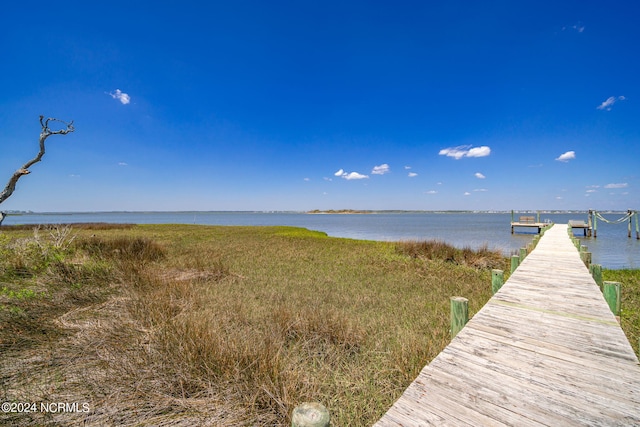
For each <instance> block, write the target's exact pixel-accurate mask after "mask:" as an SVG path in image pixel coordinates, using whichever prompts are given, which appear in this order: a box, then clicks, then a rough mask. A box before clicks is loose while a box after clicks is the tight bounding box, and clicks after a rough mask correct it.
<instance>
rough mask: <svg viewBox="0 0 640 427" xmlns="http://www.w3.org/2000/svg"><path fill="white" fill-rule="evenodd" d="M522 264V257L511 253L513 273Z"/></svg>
mask: <svg viewBox="0 0 640 427" xmlns="http://www.w3.org/2000/svg"><path fill="white" fill-rule="evenodd" d="M519 265H520V257H519V256H518V255H511V274H513V272H514V271H516V268H518V266H519Z"/></svg>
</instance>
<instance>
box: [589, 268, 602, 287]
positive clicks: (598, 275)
mask: <svg viewBox="0 0 640 427" xmlns="http://www.w3.org/2000/svg"><path fill="white" fill-rule="evenodd" d="M589 272H590V273H591V277H593V280H594V281H595V282H596V283H597V284H598V286H599V287H600V290H602V266H601V265H600V264H591V265H590V266H589Z"/></svg>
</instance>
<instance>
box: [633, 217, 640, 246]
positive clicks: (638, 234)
mask: <svg viewBox="0 0 640 427" xmlns="http://www.w3.org/2000/svg"><path fill="white" fill-rule="evenodd" d="M634 215H635V217H636V240H640V228H638V211H635V212H634Z"/></svg>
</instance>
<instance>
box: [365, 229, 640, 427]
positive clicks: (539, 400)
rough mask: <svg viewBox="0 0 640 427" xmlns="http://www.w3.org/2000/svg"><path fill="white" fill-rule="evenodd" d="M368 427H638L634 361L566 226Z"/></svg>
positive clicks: (638, 382)
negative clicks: (598, 426) (472, 426)
mask: <svg viewBox="0 0 640 427" xmlns="http://www.w3.org/2000/svg"><path fill="white" fill-rule="evenodd" d="M513 225H517V223H512V226H513ZM376 425H377V426H378V425H379V426H387V425H394V426H397V425H404V426H417V425H518V426H520V425H526V426H529V425H531V426H533V425H536V426H539V425H546V426H556V425H607V426H609V425H613V426H618V425H619V426H626V425H640V366H639V365H638V359H637V357H636V355H635V353H634V351H633V349H632V348H631V346H630V344H629V342H628V341H627V339H626V336H625V335H624V333H623V332H622V330H621V329H620V326H619V325H618V323H617V322H616V320H615V317H614V316H613V314H612V313H611V310H610V309H609V307H608V305H607V303H606V301H605V300H604V297H603V296H602V294H601V292H600V288H599V286H598V285H597V284H596V283H595V281H594V280H593V278H592V277H591V274H589V271H588V269H587V268H586V267H585V265H584V263H583V262H582V261H581V260H580V255H579V253H578V251H577V250H576V248H575V246H574V245H573V244H572V242H571V240H570V239H569V236H568V234H567V226H566V225H561V226H559V225H556V226H554V227H552V228H551V229H549V230H547V232H546V233H545V235H544V236H543V237H542V238H541V239H540V241H539V243H538V245H537V246H536V248H535V249H534V250H533V251H532V252H531V253H530V254H529V256H527V257H526V258H525V259H524V260H523V261H522V262H521V264H520V266H519V267H518V268H517V269H516V270H515V272H514V273H513V274H512V275H511V277H510V278H509V280H507V282H506V283H504V285H503V286H502V287H501V288H500V290H498V291H497V292H496V293H495V295H494V296H493V298H492V299H491V300H490V301H489V302H488V303H487V304H486V305H485V306H484V307H483V308H482V309H481V310H480V311H479V312H478V313H477V314H476V315H475V316H474V317H473V318H472V319H471V320H470V321H469V323H468V324H467V326H466V327H465V328H464V329H463V330H462V331H460V333H459V334H458V335H457V336H456V338H455V339H454V340H452V342H451V344H449V346H447V347H446V348H445V349H444V350H443V351H442V353H440V354H439V355H438V356H437V357H436V358H435V359H434V360H433V361H432V362H431V363H430V364H429V365H427V366H426V367H425V368H424V369H423V370H422V371H421V372H420V374H419V375H418V377H417V378H416V379H415V381H414V382H413V383H412V384H411V385H410V386H409V387H408V388H407V389H406V390H405V392H404V394H403V395H402V396H401V397H400V399H398V401H397V402H396V403H395V404H394V406H392V407H391V408H390V409H389V411H388V412H387V414H385V415H384V416H383V417H382V418H381V419H380V421H379V422H378V423H377V424H376Z"/></svg>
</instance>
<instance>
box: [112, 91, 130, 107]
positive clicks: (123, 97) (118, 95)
mask: <svg viewBox="0 0 640 427" xmlns="http://www.w3.org/2000/svg"><path fill="white" fill-rule="evenodd" d="M109 95H111V97H112V98H113V99H117V100H119V101H120V102H122V103H123V104H125V105H126V104H128V103H130V102H131V97H130V96H129V95H128V94H126V93H124V92H122V91H121V90H120V89H116V91H115V92H111V93H109Z"/></svg>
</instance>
